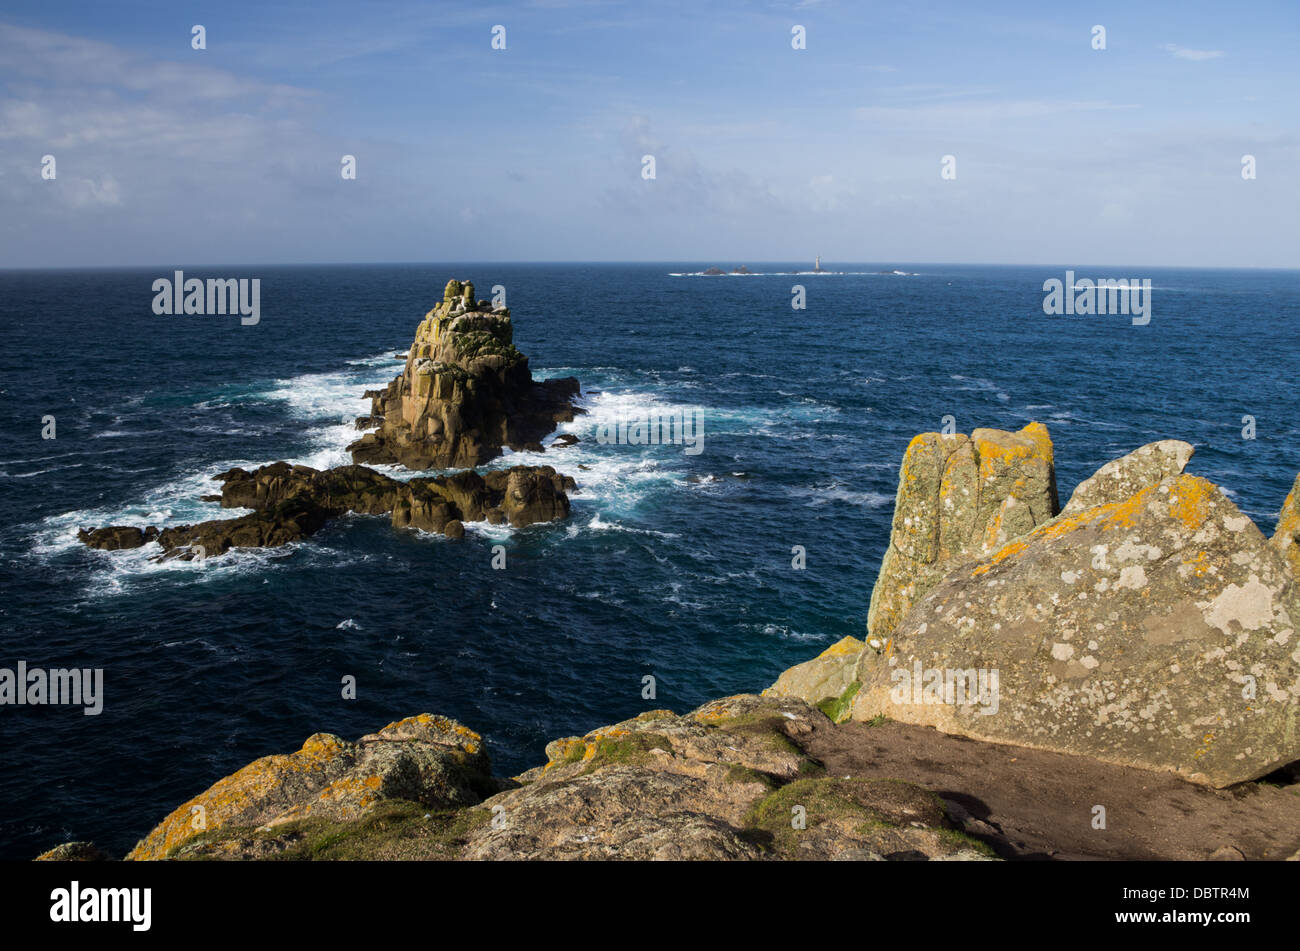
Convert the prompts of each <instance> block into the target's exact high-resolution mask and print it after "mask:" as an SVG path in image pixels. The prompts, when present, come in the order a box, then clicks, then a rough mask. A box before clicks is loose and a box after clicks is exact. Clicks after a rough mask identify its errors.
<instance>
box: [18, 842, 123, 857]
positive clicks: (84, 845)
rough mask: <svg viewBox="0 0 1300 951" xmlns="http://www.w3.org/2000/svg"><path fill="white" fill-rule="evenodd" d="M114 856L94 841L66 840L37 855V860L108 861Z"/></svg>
mask: <svg viewBox="0 0 1300 951" xmlns="http://www.w3.org/2000/svg"><path fill="white" fill-rule="evenodd" d="M112 858H113V857H112V856H111V855H109V854H108V853H107V852H105V851H104V850H103V849H101V848H100V847H99V846H97V845H95V843H93V842H64V843H63V844H62V845H56V846H55V847H54V848H52V849H50V850H49V851H48V852H42V853H41V854H40V855H38V856H36V859H35V860H36V861H37V862H108V861H112Z"/></svg>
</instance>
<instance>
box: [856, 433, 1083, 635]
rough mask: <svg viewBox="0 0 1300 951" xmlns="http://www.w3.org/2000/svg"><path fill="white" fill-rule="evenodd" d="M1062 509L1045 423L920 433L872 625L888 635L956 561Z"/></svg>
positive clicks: (901, 483) (905, 475)
mask: <svg viewBox="0 0 1300 951" xmlns="http://www.w3.org/2000/svg"><path fill="white" fill-rule="evenodd" d="M1057 508H1058V504H1057V495H1056V469H1055V463H1054V460H1053V455H1052V440H1051V437H1050V436H1049V435H1048V432H1047V428H1046V427H1045V426H1043V425H1042V424H1041V423H1030V424H1029V425H1027V426H1025V428H1024V429H1021V430H1020V431H1019V432H1015V433H1009V432H1004V431H1003V430H999V429H976V430H975V431H974V432H972V433H971V435H970V436H969V437H968V436H965V435H962V434H960V433H955V434H951V435H943V434H940V433H923V434H922V435H920V436H917V437H916V438H915V439H913V440H912V442H911V444H910V445H909V446H908V447H907V453H906V454H905V455H904V457H903V465H902V468H901V470H900V472H899V478H898V495H897V498H896V500H895V503H894V523H893V529H892V531H891V532H890V537H889V547H888V548H887V549H886V551H885V557H884V559H883V561H882V562H881V565H880V574H879V576H878V577H877V579H876V585H875V588H874V589H873V590H872V592H871V606H870V609H869V611H868V614H867V630H868V632H869V633H870V634H871V635H873V636H874V637H877V638H887V637H888V636H889V635H890V634H891V633H892V632H893V630H894V628H895V627H896V626H897V625H898V623H899V621H901V620H902V619H903V617H904V616H905V615H906V614H907V612H908V611H909V610H910V609H911V607H912V605H913V604H915V603H916V602H917V601H919V600H920V599H921V598H922V597H924V595H925V593H926V592H927V591H929V590H930V589H931V588H932V587H933V586H934V585H935V584H937V583H938V582H939V580H940V579H941V578H942V577H943V576H944V575H946V574H947V573H948V572H949V571H951V570H952V569H953V568H954V567H956V566H957V565H960V564H962V563H964V562H966V561H970V560H971V559H974V558H979V557H981V556H982V555H984V554H986V553H988V552H989V551H992V550H993V549H995V548H997V547H998V546H999V545H1002V544H1005V543H1006V542H1007V541H1010V540H1011V539H1013V538H1016V537H1018V536H1020V535H1023V534H1025V533H1026V532H1029V531H1031V530H1032V529H1034V528H1035V527H1036V526H1038V525H1041V524H1042V523H1044V522H1046V521H1047V520H1048V519H1050V518H1052V517H1053V516H1054V515H1056V512H1057Z"/></svg>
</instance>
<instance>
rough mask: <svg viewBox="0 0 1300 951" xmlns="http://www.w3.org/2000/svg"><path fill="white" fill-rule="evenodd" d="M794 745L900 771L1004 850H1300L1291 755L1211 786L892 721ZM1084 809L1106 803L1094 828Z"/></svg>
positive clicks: (860, 765) (834, 770)
mask: <svg viewBox="0 0 1300 951" xmlns="http://www.w3.org/2000/svg"><path fill="white" fill-rule="evenodd" d="M803 745H805V748H806V749H807V752H808V753H809V755H811V756H813V757H815V758H817V759H818V760H820V761H821V762H822V763H823V764H824V765H825V767H826V770H827V774H828V775H831V776H853V777H862V778H892V779H904V780H908V781H909V782H914V783H917V784H919V785H921V786H924V787H925V788H927V789H930V790H932V791H933V792H936V793H938V794H939V795H940V796H942V797H943V798H944V799H945V800H947V801H948V803H949V810H950V812H951V813H952V814H953V815H954V817H955V818H958V819H965V823H966V831H967V832H969V833H970V834H971V835H973V836H975V837H976V838H978V839H981V840H982V841H984V842H986V843H988V844H989V845H990V846H992V847H993V849H994V850H995V851H996V852H997V853H998V854H999V855H1000V856H1002V857H1003V858H1007V859H1031V860H1032V859H1039V860H1044V859H1050V860H1071V859H1072V860H1090V859H1176V860H1188V859H1191V860H1205V859H1209V858H1211V857H1215V858H1225V857H1227V858H1237V857H1238V856H1237V855H1236V853H1234V852H1232V851H1231V850H1232V849H1235V850H1237V851H1238V852H1240V853H1241V856H1243V857H1244V858H1245V859H1248V860H1261V859H1262V860H1279V859H1287V858H1290V857H1292V856H1296V855H1300V764H1293V765H1292V766H1291V767H1289V768H1287V769H1284V770H1280V771H1278V772H1277V773H1274V774H1272V775H1271V776H1269V777H1266V779H1265V780H1264V781H1258V782H1252V783H1241V784H1239V785H1237V786H1233V787H1230V788H1228V789H1219V790H1216V789H1210V788H1208V787H1205V786H1198V785H1196V784H1193V783H1189V782H1186V781H1185V780H1182V779H1180V778H1178V777H1177V776H1175V775H1174V774H1172V773H1155V772H1148V771H1146V770H1141V769H1133V768H1130V767H1125V766H1112V765H1109V764H1106V763H1102V762H1098V761H1097V760H1093V759H1090V758H1088V757H1083V756H1070V755H1067V754H1063V753H1048V752H1043V751H1039V750H1030V749H1024V748H1022V747H1016V746H1003V745H1001V744H997V743H983V742H979V741H976V740H971V739H967V738H965V737H959V736H948V735H947V734H944V733H940V732H939V731H937V730H935V729H933V728H931V727H918V726H912V725H909V724H903V723H894V722H886V723H884V724H881V725H878V726H871V725H868V724H866V723H858V722H850V723H842V724H840V725H838V726H835V727H831V728H823V729H819V730H817V731H816V732H815V733H814V734H813V735H812V736H810V737H808V738H806V739H805V740H804V741H803ZM1095 806H1103V807H1104V808H1105V828H1100V829H1099V828H1094V807H1095ZM1225 847H1226V848H1225ZM1220 850H1221V851H1220ZM1216 852H1218V853H1219V854H1218V855H1215V853H1216Z"/></svg>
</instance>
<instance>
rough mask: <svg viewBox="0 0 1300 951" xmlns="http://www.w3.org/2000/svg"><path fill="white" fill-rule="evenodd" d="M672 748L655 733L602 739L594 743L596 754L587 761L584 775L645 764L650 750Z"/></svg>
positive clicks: (650, 754) (666, 739)
mask: <svg viewBox="0 0 1300 951" xmlns="http://www.w3.org/2000/svg"><path fill="white" fill-rule="evenodd" d="M672 748H673V746H672V743H670V742H669V741H668V738H667V737H664V736H660V735H659V734H657V733H633V734H631V735H629V736H620V737H604V738H602V739H600V740H597V741H596V752H595V753H594V754H593V755H592V757H591V759H590V760H588V761H587V768H586V770H584V775H585V774H586V773H590V772H594V771H595V770H597V769H600V768H601V767H602V766H619V765H630V764H635V763H643V762H646V761H647V759H648V758H649V757H651V756H653V755H654V754H653V753H652V752H651V751H652V750H669V751H671V750H672Z"/></svg>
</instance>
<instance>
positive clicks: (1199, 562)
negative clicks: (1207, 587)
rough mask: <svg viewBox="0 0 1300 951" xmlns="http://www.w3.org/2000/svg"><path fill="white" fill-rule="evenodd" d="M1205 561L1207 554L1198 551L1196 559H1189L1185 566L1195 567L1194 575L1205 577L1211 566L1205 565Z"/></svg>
mask: <svg viewBox="0 0 1300 951" xmlns="http://www.w3.org/2000/svg"><path fill="white" fill-rule="evenodd" d="M1205 559H1206V553H1205V552H1203V551H1198V552H1197V553H1196V557H1194V558H1188V559H1187V560H1186V561H1184V562H1183V564H1184V565H1191V566H1193V568H1192V570H1193V573H1194V574H1195V575H1196V577H1198V578H1199V577H1201V576H1202V575H1204V574H1205V573H1206V572H1207V571H1209V570H1210V566H1209V565H1207V564H1206V563H1205Z"/></svg>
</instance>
